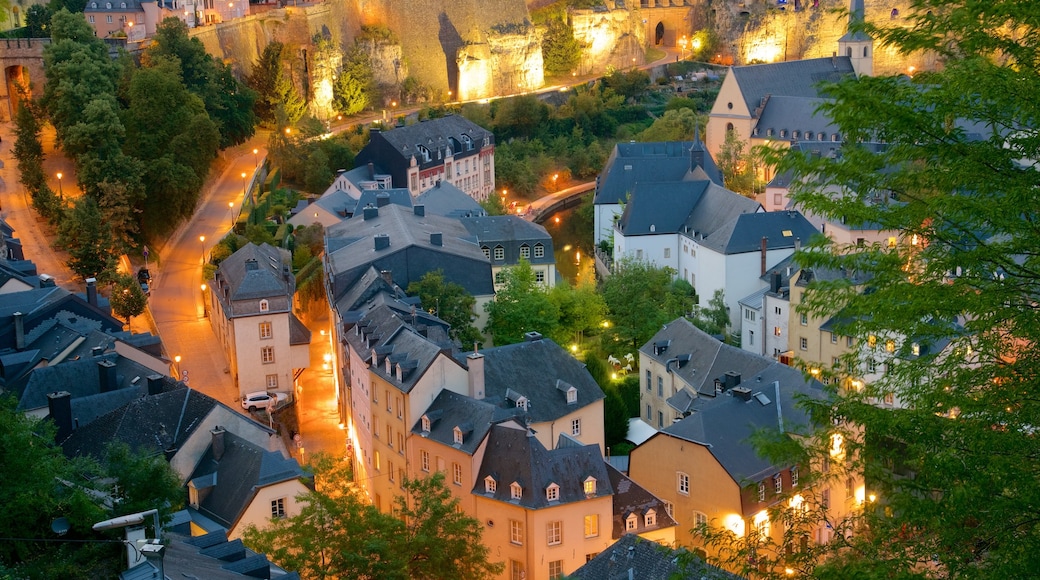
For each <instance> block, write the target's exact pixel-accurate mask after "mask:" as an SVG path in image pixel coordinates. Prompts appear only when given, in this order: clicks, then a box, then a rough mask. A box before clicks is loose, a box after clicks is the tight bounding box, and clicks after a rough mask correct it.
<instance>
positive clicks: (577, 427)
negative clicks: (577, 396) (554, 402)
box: [571, 418, 581, 437]
mask: <svg viewBox="0 0 1040 580" xmlns="http://www.w3.org/2000/svg"><path fill="white" fill-rule="evenodd" d="M571 435H573V436H575V437H577V436H579V435H581V419H580V418H578V419H571Z"/></svg>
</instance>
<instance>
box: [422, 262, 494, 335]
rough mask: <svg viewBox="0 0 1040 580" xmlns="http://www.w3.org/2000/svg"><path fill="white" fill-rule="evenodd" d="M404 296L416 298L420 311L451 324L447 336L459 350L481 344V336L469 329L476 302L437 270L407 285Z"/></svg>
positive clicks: (463, 289) (464, 290) (471, 326)
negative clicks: (422, 310) (420, 307)
mask: <svg viewBox="0 0 1040 580" xmlns="http://www.w3.org/2000/svg"><path fill="white" fill-rule="evenodd" d="M408 294H411V295H412V296H416V295H418V296H419V300H420V303H421V304H422V305H423V308H426V309H427V310H428V311H429V312H430V313H431V314H434V315H436V316H437V317H438V318H440V319H441V320H443V321H445V322H447V323H448V324H450V325H451V330H450V335H451V338H452V340H454V341H455V342H457V343H459V344H461V345H463V347H467V346H468V345H471V344H473V343H475V342H483V340H484V337H483V336H481V335H480V332H479V331H478V330H477V328H476V327H475V326H473V318H474V313H473V309H474V307H475V306H476V303H477V301H476V300H475V299H474V298H473V296H471V295H470V294H469V293H468V292H466V289H465V288H463V287H462V286H460V285H459V284H456V283H454V282H450V281H448V280H446V279H445V278H444V272H442V271H441V270H432V271H430V272H427V273H426V274H424V275H423V277H422V278H420V279H419V280H417V281H414V282H412V283H411V284H409V285H408Z"/></svg>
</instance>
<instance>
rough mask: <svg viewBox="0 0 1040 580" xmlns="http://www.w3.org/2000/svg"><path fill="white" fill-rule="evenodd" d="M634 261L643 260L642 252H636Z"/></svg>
mask: <svg viewBox="0 0 1040 580" xmlns="http://www.w3.org/2000/svg"><path fill="white" fill-rule="evenodd" d="M636 259H637V260H642V259H643V250H636Z"/></svg>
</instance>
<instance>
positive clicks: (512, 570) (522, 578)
mask: <svg viewBox="0 0 1040 580" xmlns="http://www.w3.org/2000/svg"><path fill="white" fill-rule="evenodd" d="M526 578H527V572H526V571H524V563H523V562H519V561H517V560H510V561H509V580H526Z"/></svg>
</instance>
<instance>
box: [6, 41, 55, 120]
mask: <svg viewBox="0 0 1040 580" xmlns="http://www.w3.org/2000/svg"><path fill="white" fill-rule="evenodd" d="M50 42H51V39H49V38H5V39H0V66H2V70H3V71H4V82H3V85H2V86H0V121H10V120H11V118H12V116H13V115H14V111H15V110H16V109H17V107H18V101H19V100H20V99H21V93H20V91H19V87H24V90H25V93H26V96H28V97H29V98H38V97H40V96H41V95H43V84H44V82H45V81H46V77H45V76H44V74H43V47H44V46H47V45H48V44H50Z"/></svg>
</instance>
